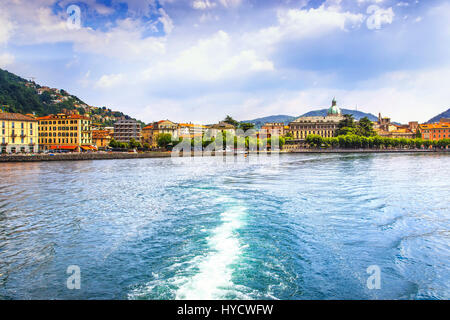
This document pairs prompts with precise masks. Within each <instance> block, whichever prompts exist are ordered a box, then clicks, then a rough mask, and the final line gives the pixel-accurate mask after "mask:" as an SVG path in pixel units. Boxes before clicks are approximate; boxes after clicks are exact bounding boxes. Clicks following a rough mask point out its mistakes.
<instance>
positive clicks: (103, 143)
mask: <svg viewBox="0 0 450 320" xmlns="http://www.w3.org/2000/svg"><path fill="white" fill-rule="evenodd" d="M111 139H112V135H111V132H110V131H109V130H92V143H93V144H94V145H95V146H96V147H97V148H99V149H106V147H108V146H109V143H110V142H111Z"/></svg>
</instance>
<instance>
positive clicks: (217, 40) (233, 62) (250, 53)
mask: <svg viewBox="0 0 450 320" xmlns="http://www.w3.org/2000/svg"><path fill="white" fill-rule="evenodd" d="M273 69H274V66H273V63H272V62H271V61H270V60H268V59H266V58H264V57H261V56H259V55H258V54H257V53H256V52H255V51H254V50H251V49H239V48H236V46H235V43H234V42H233V40H232V38H231V37H230V35H229V34H228V33H226V32H224V31H218V32H217V33H215V34H214V35H213V36H211V37H209V38H205V39H200V40H198V41H197V43H195V44H194V45H192V46H190V47H187V48H185V49H184V50H182V51H181V52H180V53H179V54H176V55H174V56H171V57H167V59H166V60H164V61H160V62H158V63H156V64H155V65H153V66H151V67H150V68H148V69H147V70H146V72H145V73H144V75H145V76H144V78H145V79H147V80H149V79H160V78H166V79H167V78H174V79H179V78H180V77H181V78H183V79H186V80H187V79H189V80H191V81H193V80H196V81H216V80H219V79H224V78H229V77H237V76H240V75H243V74H248V73H250V72H256V71H271V70H273Z"/></svg>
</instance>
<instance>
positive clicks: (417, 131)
mask: <svg viewBox="0 0 450 320" xmlns="http://www.w3.org/2000/svg"><path fill="white" fill-rule="evenodd" d="M416 138H418V139H422V132H420V129H419V128H417V130H416Z"/></svg>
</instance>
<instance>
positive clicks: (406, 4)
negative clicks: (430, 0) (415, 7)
mask: <svg viewBox="0 0 450 320" xmlns="http://www.w3.org/2000/svg"><path fill="white" fill-rule="evenodd" d="M408 6H409V3H408V2H399V3H397V7H408Z"/></svg>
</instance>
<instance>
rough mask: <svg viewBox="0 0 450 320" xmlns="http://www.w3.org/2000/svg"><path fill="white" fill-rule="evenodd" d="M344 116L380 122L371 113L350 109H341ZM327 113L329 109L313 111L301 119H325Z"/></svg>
mask: <svg viewBox="0 0 450 320" xmlns="http://www.w3.org/2000/svg"><path fill="white" fill-rule="evenodd" d="M341 110H342V113H343V114H351V115H353V118H355V120H359V119H361V118H364V117H367V118H369V120H370V121H378V117H377V116H375V115H373V114H371V113H366V112H362V111H357V110H350V109H341ZM327 111H328V109H321V110H313V111H309V112H307V113H305V114H303V115H301V117H320V116H322V117H324V116H326V115H327Z"/></svg>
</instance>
